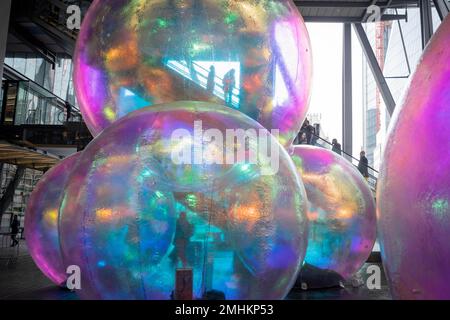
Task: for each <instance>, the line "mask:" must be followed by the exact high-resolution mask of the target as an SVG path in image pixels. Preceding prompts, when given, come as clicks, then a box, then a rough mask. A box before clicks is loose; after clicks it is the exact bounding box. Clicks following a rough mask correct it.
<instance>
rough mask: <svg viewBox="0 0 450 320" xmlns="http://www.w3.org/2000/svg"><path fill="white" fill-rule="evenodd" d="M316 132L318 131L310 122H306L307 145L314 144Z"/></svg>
mask: <svg viewBox="0 0 450 320" xmlns="http://www.w3.org/2000/svg"><path fill="white" fill-rule="evenodd" d="M315 131H316V129H315V128H314V127H313V126H312V125H311V124H310V123H309V121H308V120H306V126H305V134H306V143H307V144H313V138H314V134H315Z"/></svg>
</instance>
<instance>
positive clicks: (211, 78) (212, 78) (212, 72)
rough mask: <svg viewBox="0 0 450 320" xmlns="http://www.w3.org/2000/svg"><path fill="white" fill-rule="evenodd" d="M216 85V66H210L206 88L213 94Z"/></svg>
mask: <svg viewBox="0 0 450 320" xmlns="http://www.w3.org/2000/svg"><path fill="white" fill-rule="evenodd" d="M215 86H216V68H215V67H214V66H211V67H209V74H208V82H207V83H206V90H207V91H208V93H210V94H213V93H214V88H215Z"/></svg>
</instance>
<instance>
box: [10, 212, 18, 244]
mask: <svg viewBox="0 0 450 320" xmlns="http://www.w3.org/2000/svg"><path fill="white" fill-rule="evenodd" d="M19 228H20V221H19V219H18V217H17V215H14V217H13V220H12V222H11V240H12V244H11V247H15V246H17V245H18V244H19V241H18V240H17V234H18V233H19Z"/></svg>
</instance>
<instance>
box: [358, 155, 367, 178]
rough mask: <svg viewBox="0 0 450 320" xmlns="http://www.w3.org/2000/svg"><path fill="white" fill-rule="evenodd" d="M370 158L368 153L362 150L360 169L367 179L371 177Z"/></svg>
mask: <svg viewBox="0 0 450 320" xmlns="http://www.w3.org/2000/svg"><path fill="white" fill-rule="evenodd" d="M368 167H369V160H367V158H366V153H365V152H364V151H361V153H360V154H359V163H358V170H359V172H361V174H362V175H363V176H364V177H365V178H366V179H367V178H368V177H369V168H368Z"/></svg>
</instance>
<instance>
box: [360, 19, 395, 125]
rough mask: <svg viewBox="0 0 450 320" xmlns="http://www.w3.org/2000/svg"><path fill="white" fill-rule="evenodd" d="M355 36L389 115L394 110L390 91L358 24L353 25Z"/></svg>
mask: <svg viewBox="0 0 450 320" xmlns="http://www.w3.org/2000/svg"><path fill="white" fill-rule="evenodd" d="M353 28H354V30H355V33H356V35H357V36H358V39H359V43H360V44H361V48H362V51H363V52H364V55H365V57H366V59H367V62H368V64H369V67H370V70H371V71H372V74H373V77H374V78H375V82H376V83H377V86H378V90H380V93H381V96H382V97H383V101H384V104H385V105H386V108H387V111H388V112H389V115H391V116H392V113H393V112H394V109H395V101H394V98H393V97H392V93H391V90H390V89H389V86H388V84H387V83H386V79H385V78H384V75H383V71H382V70H381V68H380V65H379V64H378V61H377V58H376V56H375V53H374V52H373V49H372V46H371V45H370V42H369V39H368V38H367V35H366V32H365V31H364V29H363V27H362V25H361V24H360V23H355V24H353Z"/></svg>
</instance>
